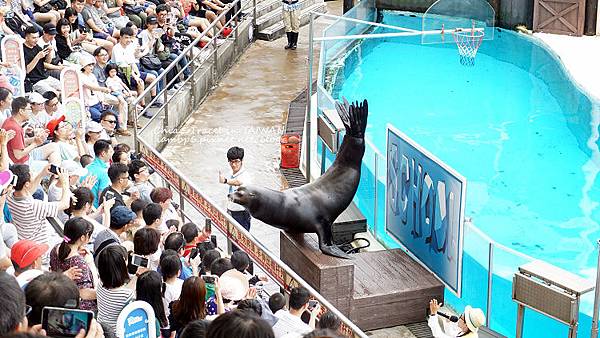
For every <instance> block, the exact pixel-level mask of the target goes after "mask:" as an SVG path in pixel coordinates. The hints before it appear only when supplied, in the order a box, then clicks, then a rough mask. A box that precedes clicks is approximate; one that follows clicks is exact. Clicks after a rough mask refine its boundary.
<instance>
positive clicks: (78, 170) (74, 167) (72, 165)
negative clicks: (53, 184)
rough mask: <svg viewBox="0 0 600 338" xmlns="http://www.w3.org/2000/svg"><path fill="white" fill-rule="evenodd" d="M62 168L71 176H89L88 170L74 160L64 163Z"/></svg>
mask: <svg viewBox="0 0 600 338" xmlns="http://www.w3.org/2000/svg"><path fill="white" fill-rule="evenodd" d="M60 167H61V168H62V170H64V171H66V172H68V173H69V176H79V177H83V176H85V175H87V174H88V170H87V169H86V168H83V167H82V166H81V165H80V164H79V163H77V162H75V161H73V160H64V161H62V163H61V165H60Z"/></svg>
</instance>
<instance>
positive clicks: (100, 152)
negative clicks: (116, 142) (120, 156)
mask: <svg viewBox="0 0 600 338" xmlns="http://www.w3.org/2000/svg"><path fill="white" fill-rule="evenodd" d="M94 154H95V155H96V156H95V158H94V161H93V162H92V163H90V164H89V165H88V166H87V167H86V169H87V170H88V175H87V176H95V177H96V183H95V184H94V186H93V187H92V188H91V190H92V193H93V194H94V207H95V208H97V207H98V206H99V205H100V202H99V201H100V193H101V192H102V191H103V190H104V189H106V187H108V186H109V184H110V179H109V177H108V163H109V161H110V159H111V157H112V154H113V147H112V145H111V144H110V142H108V141H105V140H98V141H96V143H95V144H94ZM87 176H86V177H87Z"/></svg>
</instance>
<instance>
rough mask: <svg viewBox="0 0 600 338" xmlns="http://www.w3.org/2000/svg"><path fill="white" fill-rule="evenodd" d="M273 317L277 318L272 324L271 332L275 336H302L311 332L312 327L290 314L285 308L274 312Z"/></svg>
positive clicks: (278, 337)
mask: <svg viewBox="0 0 600 338" xmlns="http://www.w3.org/2000/svg"><path fill="white" fill-rule="evenodd" d="M275 317H277V318H278V319H279V320H278V321H277V323H275V325H273V332H274V333H275V338H280V337H284V336H286V337H295V336H298V337H300V336H302V335H304V334H307V333H309V332H312V328H311V327H310V326H309V325H308V324H306V323H305V322H303V321H302V319H300V317H296V316H294V315H292V314H290V312H289V311H287V310H279V311H277V312H276V313H275Z"/></svg>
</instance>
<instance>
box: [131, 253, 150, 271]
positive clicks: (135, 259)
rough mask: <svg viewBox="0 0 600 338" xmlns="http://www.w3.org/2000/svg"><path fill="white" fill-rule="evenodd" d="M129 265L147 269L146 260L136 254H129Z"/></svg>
mask: <svg viewBox="0 0 600 338" xmlns="http://www.w3.org/2000/svg"><path fill="white" fill-rule="evenodd" d="M131 264H133V265H135V266H141V267H142V268H147V267H148V258H145V257H144V256H140V255H136V254H131Z"/></svg>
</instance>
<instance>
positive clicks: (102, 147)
mask: <svg viewBox="0 0 600 338" xmlns="http://www.w3.org/2000/svg"><path fill="white" fill-rule="evenodd" d="M110 147H112V145H111V144H110V142H108V141H107V140H98V141H96V143H94V155H96V157H98V156H100V155H101V154H102V153H103V152H105V151H108V150H109V149H110Z"/></svg>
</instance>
